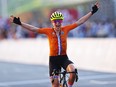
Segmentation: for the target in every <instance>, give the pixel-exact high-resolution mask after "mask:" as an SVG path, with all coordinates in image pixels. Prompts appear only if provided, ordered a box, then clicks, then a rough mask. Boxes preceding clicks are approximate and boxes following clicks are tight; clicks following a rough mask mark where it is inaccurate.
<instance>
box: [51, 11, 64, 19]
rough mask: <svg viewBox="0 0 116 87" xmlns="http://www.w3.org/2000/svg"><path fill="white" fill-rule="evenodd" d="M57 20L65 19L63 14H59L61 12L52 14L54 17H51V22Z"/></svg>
mask: <svg viewBox="0 0 116 87" xmlns="http://www.w3.org/2000/svg"><path fill="white" fill-rule="evenodd" d="M57 19H61V20H63V19H64V17H63V14H62V13H61V12H59V11H56V12H54V13H52V15H51V17H50V20H51V21H52V20H57Z"/></svg>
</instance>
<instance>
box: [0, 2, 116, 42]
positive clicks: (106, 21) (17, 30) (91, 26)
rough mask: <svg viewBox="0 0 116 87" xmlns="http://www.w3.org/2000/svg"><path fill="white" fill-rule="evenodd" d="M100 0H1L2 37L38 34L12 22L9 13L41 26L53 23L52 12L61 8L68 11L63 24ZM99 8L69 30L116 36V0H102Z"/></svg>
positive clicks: (73, 34) (85, 34)
mask: <svg viewBox="0 0 116 87" xmlns="http://www.w3.org/2000/svg"><path fill="white" fill-rule="evenodd" d="M95 1H96V0H68V1H67V0H63V1H61V0H58V1H56V0H0V40H3V39H21V38H38V37H44V36H41V35H40V36H39V35H37V34H35V33H32V32H29V31H26V30H23V29H21V27H19V26H16V25H15V24H10V23H9V21H8V17H9V16H10V15H14V16H17V17H20V18H21V21H23V22H26V23H29V24H32V25H34V26H37V27H40V28H42V27H51V23H50V19H49V18H50V15H51V13H52V12H53V11H55V10H60V11H61V12H62V13H63V15H64V22H63V25H66V24H70V23H73V22H75V21H76V20H78V19H79V18H80V17H82V16H83V15H85V14H86V13H88V12H89V11H90V10H91V7H92V5H93V4H94V3H95ZM98 1H99V2H100V9H99V11H98V12H97V13H96V14H95V15H93V17H91V18H90V19H89V20H88V21H87V22H86V23H84V24H83V25H82V26H80V27H78V28H76V29H75V30H73V31H71V32H70V33H69V37H76V38H87V37H93V38H100V37H103V38H106V37H107V38H115V37H116V0H98Z"/></svg>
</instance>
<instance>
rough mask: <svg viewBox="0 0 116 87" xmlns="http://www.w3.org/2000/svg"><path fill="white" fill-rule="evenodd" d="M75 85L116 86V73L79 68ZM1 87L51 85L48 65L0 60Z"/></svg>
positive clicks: (80, 86)
mask: <svg viewBox="0 0 116 87" xmlns="http://www.w3.org/2000/svg"><path fill="white" fill-rule="evenodd" d="M78 73H79V81H78V82H76V83H75V84H74V86H73V87H116V73H106V72H95V71H87V70H78ZM0 87H51V84H50V80H49V76H48V66H44V65H28V64H18V63H8V62H0Z"/></svg>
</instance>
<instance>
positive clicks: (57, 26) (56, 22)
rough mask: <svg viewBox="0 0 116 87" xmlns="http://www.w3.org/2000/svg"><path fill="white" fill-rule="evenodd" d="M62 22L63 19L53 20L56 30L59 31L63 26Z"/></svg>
mask: <svg viewBox="0 0 116 87" xmlns="http://www.w3.org/2000/svg"><path fill="white" fill-rule="evenodd" d="M62 21H63V20H61V19H59V20H53V21H52V24H53V27H54V28H56V29H59V28H60V27H61V25H62Z"/></svg>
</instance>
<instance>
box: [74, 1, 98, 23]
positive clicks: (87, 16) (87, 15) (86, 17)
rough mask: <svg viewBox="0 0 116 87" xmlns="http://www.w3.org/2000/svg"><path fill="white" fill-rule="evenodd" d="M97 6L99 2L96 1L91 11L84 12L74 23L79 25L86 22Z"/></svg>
mask: <svg viewBox="0 0 116 87" xmlns="http://www.w3.org/2000/svg"><path fill="white" fill-rule="evenodd" d="M98 8H99V3H98V2H96V3H95V5H94V6H93V7H92V11H90V12H89V13H88V14H86V15H85V16H83V17H82V18H80V19H79V20H78V21H76V23H77V24H78V25H81V24H83V23H84V22H86V21H87V20H88V19H89V18H90V17H91V16H92V15H93V14H94V13H96V12H97V10H98Z"/></svg>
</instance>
